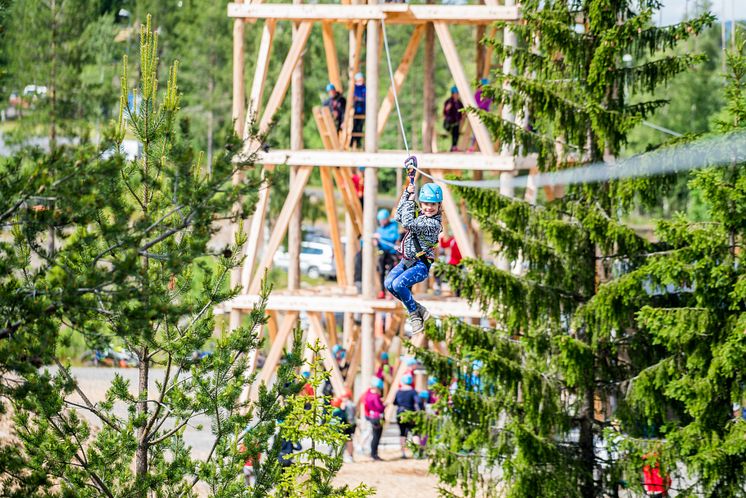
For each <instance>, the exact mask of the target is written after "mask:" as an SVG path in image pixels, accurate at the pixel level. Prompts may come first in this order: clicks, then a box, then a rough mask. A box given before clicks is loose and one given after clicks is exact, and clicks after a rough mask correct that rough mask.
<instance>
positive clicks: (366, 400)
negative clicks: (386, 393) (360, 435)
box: [363, 377, 385, 460]
mask: <svg viewBox="0 0 746 498" xmlns="http://www.w3.org/2000/svg"><path fill="white" fill-rule="evenodd" d="M382 393H383V381H382V380H381V379H379V378H377V377H375V378H374V379H373V381H372V382H371V385H370V389H368V391H367V392H366V393H365V395H364V396H363V408H364V410H365V419H366V420H367V421H368V422H370V425H371V428H372V430H373V439H372V440H371V442H370V456H371V458H373V460H381V457H379V456H378V444H379V443H380V442H381V434H383V425H382V422H383V412H384V411H385V407H384V406H383V400H382V399H381V394H382Z"/></svg>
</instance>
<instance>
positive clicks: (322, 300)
mask: <svg viewBox="0 0 746 498" xmlns="http://www.w3.org/2000/svg"><path fill="white" fill-rule="evenodd" d="M417 301H418V302H419V303H421V304H422V305H423V306H425V307H426V308H427V309H428V310H430V313H432V315H433V316H436V317H438V316H458V317H462V318H481V317H482V316H484V315H485V313H483V312H482V310H480V309H479V308H478V307H477V306H473V305H469V303H467V302H466V301H465V300H464V299H459V298H438V297H434V296H427V297H424V298H419V297H418V298H417ZM258 302H259V296H258V295H255V294H254V295H252V294H245V295H241V296H237V297H235V298H234V299H233V300H231V301H228V302H226V303H225V304H224V305H223V306H222V307H221V308H218V309H216V313H223V312H227V311H229V310H231V309H235V310H250V309H252V308H253V306H254V305H255V304H256V303H258ZM397 309H402V305H401V303H400V302H399V301H395V300H391V299H363V298H362V297H358V296H351V295H345V294H338V295H305V296H304V295H298V294H282V293H280V292H273V293H272V294H270V296H269V300H268V302H267V310H269V311H299V312H300V311H305V312H311V313H317V312H339V313H376V312H388V313H391V312H393V311H395V310H397Z"/></svg>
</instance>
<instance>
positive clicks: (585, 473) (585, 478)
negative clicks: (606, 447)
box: [578, 386, 596, 498]
mask: <svg viewBox="0 0 746 498" xmlns="http://www.w3.org/2000/svg"><path fill="white" fill-rule="evenodd" d="M593 401H594V390H593V387H592V386H591V387H587V388H586V389H585V392H584V393H583V408H582V410H581V412H580V419H581V420H580V438H579V440H578V443H579V445H580V471H581V483H580V494H581V496H583V498H595V496H596V486H595V483H594V480H593V469H594V468H595V459H596V457H595V454H594V449H593Z"/></svg>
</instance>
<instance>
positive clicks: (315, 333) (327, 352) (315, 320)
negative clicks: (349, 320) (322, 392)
mask: <svg viewBox="0 0 746 498" xmlns="http://www.w3.org/2000/svg"><path fill="white" fill-rule="evenodd" d="M308 320H309V322H310V324H311V326H310V328H309V330H308V332H309V338H308V339H309V341H308V342H309V343H310V342H312V341H313V340H314V339H318V340H319V342H320V343H321V345H322V346H323V347H324V349H323V351H321V358H322V359H323V360H324V366H325V367H326V370H327V371H328V372H329V374H330V376H329V380H330V381H331V383H332V387H333V388H334V393H335V394H336V395H337V396H341V395H342V393H344V392H345V379H344V377H342V372H341V371H340V370H339V364H338V363H337V359H336V358H334V355H333V354H332V347H331V345H330V344H329V340H328V339H327V337H326V333H325V332H324V326H323V325H322V323H321V317H320V316H319V314H318V313H308Z"/></svg>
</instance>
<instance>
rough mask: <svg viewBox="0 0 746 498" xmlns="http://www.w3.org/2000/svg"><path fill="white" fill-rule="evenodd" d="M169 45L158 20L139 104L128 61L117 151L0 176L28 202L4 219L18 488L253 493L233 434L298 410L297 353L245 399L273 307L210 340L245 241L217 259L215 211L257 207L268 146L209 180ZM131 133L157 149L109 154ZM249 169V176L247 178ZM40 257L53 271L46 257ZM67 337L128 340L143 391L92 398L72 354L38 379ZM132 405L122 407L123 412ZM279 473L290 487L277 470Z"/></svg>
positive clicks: (84, 492) (147, 43)
mask: <svg viewBox="0 0 746 498" xmlns="http://www.w3.org/2000/svg"><path fill="white" fill-rule="evenodd" d="M157 51H158V48H157V36H156V35H155V34H154V33H152V32H151V31H150V23H149V22H148V23H147V25H146V26H143V28H142V33H141V58H140V65H139V66H140V67H139V72H140V74H141V79H140V86H139V88H138V89H136V91H135V93H136V95H137V97H136V107H135V108H130V107H128V106H127V95H128V89H129V87H128V85H127V81H128V80H127V75H126V69H125V73H124V74H123V76H122V80H121V81H122V94H121V97H120V109H121V114H120V118H119V121H118V123H116V126H115V127H114V129H113V131H112V132H111V133H110V136H108V137H107V140H106V141H105V143H104V145H103V149H101V150H93V149H92V148H91V147H90V146H83V147H81V148H79V149H72V148H71V149H67V148H64V147H61V148H58V149H55V150H54V151H52V153H51V156H45V155H43V154H41V153H40V152H38V151H32V152H30V153H27V154H25V155H21V156H19V158H18V159H17V160H15V161H9V163H8V164H7V165H3V169H0V173H1V174H0V180H1V181H0V187H2V189H3V190H2V191H3V193H5V192H10V193H12V194H13V195H11V196H8V197H7V198H6V197H5V196H3V200H2V204H1V205H2V207H3V210H2V211H3V214H2V217H3V218H2V221H3V222H4V223H5V222H7V221H9V220H10V221H12V222H13V224H14V226H15V228H14V232H13V235H14V240H13V243H5V242H4V243H3V244H2V245H0V263H1V264H2V265H3V270H4V271H3V274H2V275H3V276H2V279H1V280H0V284H2V296H1V297H2V299H1V300H0V309H1V310H2V311H3V312H4V313H3V317H2V322H0V325H1V326H2V333H3V342H2V343H0V348H2V352H3V358H2V365H0V367H1V368H2V369H3V377H2V385H1V386H2V394H3V396H4V397H6V396H7V401H8V402H9V404H10V407H11V408H12V413H13V415H14V418H13V420H14V430H15V433H14V437H15V438H16V440H17V442H18V444H16V445H12V446H4V447H3V448H2V452H3V457H6V456H7V457H8V458H7V459H6V458H3V463H2V465H0V469H1V470H2V472H3V474H2V479H3V482H2V486H1V488H0V489H2V492H3V493H4V495H5V496H16V497H33V496H79V497H85V496H96V497H99V496H124V495H127V496H148V495H150V494H151V493H155V494H158V495H163V494H167V495H169V496H194V495H195V486H196V485H197V484H198V483H200V482H201V483H203V485H206V486H208V487H209V489H210V490H211V495H212V496H239V495H240V494H241V493H244V494H245V493H247V492H248V491H247V489H246V487H245V486H244V485H243V480H242V477H241V475H240V469H241V465H242V460H241V458H242V456H241V454H240V452H239V451H238V448H237V444H236V443H237V441H236V439H235V436H236V435H237V434H239V433H240V432H241V430H242V429H244V428H245V427H246V426H247V424H248V423H249V421H251V422H252V424H253V425H252V431H254V432H256V433H257V434H259V435H262V434H264V435H267V436H266V437H264V438H259V440H260V441H261V442H262V443H263V446H261V449H262V450H263V451H265V450H266V451H268V448H269V446H267V445H269V444H270V442H269V439H268V437H269V436H268V434H271V433H272V432H273V431H274V427H275V426H276V423H277V420H278V419H281V418H282V417H283V413H284V412H285V411H286V410H287V408H286V407H285V406H284V405H283V404H282V403H279V402H278V401H279V400H282V399H284V398H285V397H286V396H289V395H292V394H294V393H295V392H297V391H298V389H299V386H298V385H297V383H295V382H293V381H292V378H293V375H294V373H293V369H297V368H298V367H299V366H300V364H301V363H302V358H301V352H300V350H299V349H298V348H296V349H295V350H294V351H291V352H290V353H289V354H288V355H287V357H286V366H285V367H284V368H283V369H282V370H281V372H280V375H279V381H278V383H277V384H276V386H275V387H274V388H273V389H272V390H269V391H267V390H265V391H263V392H262V393H261V395H260V398H259V400H258V404H257V405H246V404H243V403H240V402H239V396H240V394H241V392H242V391H243V388H244V387H245V386H246V385H247V383H248V382H249V380H250V379H248V377H247V374H246V368H247V355H248V353H249V352H250V351H251V350H254V349H256V347H257V346H258V339H257V330H258V329H259V328H260V327H261V326H262V324H263V323H264V320H265V318H264V309H263V302H264V301H262V302H261V303H260V304H259V306H257V308H256V309H254V310H253V311H252V312H251V313H250V314H249V316H248V317H247V319H246V321H245V323H244V324H243V326H242V327H240V328H238V329H236V330H233V331H225V330H223V331H222V332H221V333H220V335H219V336H218V337H217V338H214V339H213V338H212V335H213V331H214V329H215V321H214V317H213V314H212V309H213V308H214V307H215V306H216V305H218V304H219V303H221V302H224V301H225V300H227V299H230V298H231V297H233V296H234V295H235V294H236V293H237V289H230V288H228V285H227V284H226V281H227V280H228V275H229V274H230V271H231V269H232V268H234V267H235V266H236V265H238V264H239V262H240V257H239V256H238V254H239V249H240V246H241V244H242V242H243V238H242V237H239V238H238V240H236V241H235V242H234V243H233V244H231V245H229V246H228V247H225V248H224V249H222V250H221V251H219V252H217V253H215V252H214V251H210V250H208V245H207V244H208V242H209V241H210V239H211V236H212V235H213V233H214V227H213V224H214V221H215V220H216V219H219V218H220V217H221V216H222V217H225V216H227V214H226V213H230V212H232V210H233V206H234V205H235V204H236V202H237V201H238V200H239V199H241V198H243V199H244V201H243V202H244V209H243V213H244V215H245V213H249V212H250V210H251V206H253V203H254V202H255V200H256V191H257V189H258V187H259V180H258V175H255V174H253V173H252V171H253V170H252V169H251V168H252V164H253V163H252V160H253V156H249V157H237V156H236V151H238V150H239V149H240V145H241V144H240V142H239V141H238V140H237V139H236V138H235V137H232V138H229V139H228V140H227V144H226V150H225V151H224V152H222V153H221V154H219V155H218V156H216V158H215V162H214V164H213V175H212V176H206V175H204V174H203V164H202V162H203V156H202V155H201V154H197V153H196V152H195V151H194V150H193V149H192V148H191V147H190V146H189V140H188V138H189V137H188V130H187V129H186V127H185V125H184V124H182V125H180V126H179V127H177V121H176V119H177V116H178V109H179V93H178V88H177V66H176V65H174V66H172V67H171V69H170V71H169V79H168V83H167V85H165V89H164V90H160V91H159V85H158V78H157V66H158V58H157ZM125 68H126V59H125ZM127 128H129V129H130V130H131V131H132V133H134V134H135V136H136V137H137V138H138V140H139V141H140V142H141V145H142V156H141V157H140V158H139V159H137V160H134V161H127V160H125V158H124V156H123V155H121V154H119V153H115V154H111V149H110V148H111V147H114V148H116V147H118V145H119V144H120V143H121V140H122V138H123V137H124V133H125V130H126V129H127ZM106 150H108V151H107V152H106V153H103V152H104V151H106ZM238 169H242V170H246V172H247V180H246V182H245V183H243V184H241V185H235V186H232V185H231V178H232V175H233V174H234V173H235V172H236V170H238ZM17 180H26V182H25V183H24V182H23V181H22V182H18V181H17ZM14 189H15V190H14ZM40 195H44V197H43V198H39V196H40ZM50 195H52V196H51V197H50ZM34 196H36V197H37V198H34ZM6 199H7V205H6ZM25 206H28V209H26V208H25ZM36 206H40V208H39V209H36ZM6 207H7V209H6ZM234 221H238V220H237V219H234ZM49 226H52V227H55V228H56V233H57V236H58V237H59V239H58V243H57V247H55V248H50V249H47V248H46V247H45V246H44V245H43V244H42V242H43V240H42V239H40V234H41V233H44V231H45V230H46V229H47V228H48V227H49ZM32 254H33V255H34V256H35V257H36V258H38V259H39V260H40V261H41V263H40V264H36V263H35V266H32V263H31V257H30V256H31V255H32ZM6 270H7V271H6ZM196 274H200V275H201V281H200V280H198V279H196V278H195V275H196ZM196 283H198V285H196ZM267 292H268V289H266V288H265V289H264V290H263V296H265V297H266V294H267ZM6 313H7V314H6ZM61 329H63V330H65V331H67V332H69V331H74V332H76V333H80V334H82V335H83V336H84V337H85V338H86V341H87V343H88V344H89V345H90V346H91V347H94V348H95V347H102V346H103V345H106V344H111V343H117V342H119V343H122V344H124V345H125V346H126V348H127V349H128V350H129V351H132V352H134V353H135V354H136V356H137V359H138V362H139V365H138V373H139V382H138V385H137V386H129V385H128V382H126V381H125V380H124V379H123V378H122V377H121V376H118V375H117V376H116V378H115V381H114V382H113V384H112V386H111V387H110V389H109V390H108V392H107V395H106V399H105V400H104V401H102V402H97V403H93V402H91V401H89V399H90V398H89V397H88V396H86V393H85V392H83V391H82V390H81V388H80V387H79V386H78V384H77V383H76V381H75V378H74V376H73V374H72V371H71V370H70V368H69V367H68V366H66V365H62V364H61V363H60V362H59V361H57V369H56V371H51V372H50V371H44V370H43V371H38V370H37V369H36V368H34V366H33V365H32V364H31V362H29V357H30V355H37V356H38V360H39V361H40V362H45V363H46V362H47V361H50V360H53V353H54V348H55V347H56V345H57V344H59V342H60V339H59V336H60V330H61ZM208 341H214V347H213V348H212V351H211V354H210V355H209V356H208V357H206V358H204V359H202V361H200V362H198V363H196V364H192V362H190V361H189V358H191V356H192V353H193V352H194V351H197V350H200V349H202V348H204V347H205V344H206V343H207V342H208ZM297 342H298V343H300V341H297ZM24 361H25V362H26V365H24ZM156 367H158V368H162V369H163V380H162V381H161V382H160V383H157V384H156V388H155V389H153V386H152V384H151V383H149V382H148V379H149V377H150V376H151V375H152V374H153V369H154V368H156ZM6 373H12V374H11V375H6ZM75 396H77V397H78V399H77V401H76V399H75ZM119 403H122V404H124V406H125V407H126V408H127V410H126V412H125V414H124V415H122V414H121V413H119V412H118V411H115V410H114V405H115V404H119ZM81 412H88V413H89V415H90V416H91V417H93V418H94V419H96V420H97V421H98V422H99V424H100V425H101V427H100V429H95V428H94V427H93V426H91V425H90V424H89V423H87V422H86V419H85V418H84V417H82V416H81ZM197 416H207V417H209V419H210V425H211V429H212V433H213V435H214V443H213V445H212V447H211V448H209V449H208V455H209V456H208V457H207V459H206V460H205V461H198V460H197V459H195V458H194V457H193V456H192V451H191V448H189V447H188V446H186V445H185V443H184V438H183V432H184V428H185V427H186V426H187V425H188V424H194V419H195V417H197ZM268 476H269V477H268V479H273V480H274V481H273V482H275V483H277V482H278V481H279V479H280V477H279V473H278V472H275V473H269V474H268ZM275 485H276V484H275Z"/></svg>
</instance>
